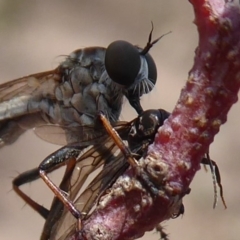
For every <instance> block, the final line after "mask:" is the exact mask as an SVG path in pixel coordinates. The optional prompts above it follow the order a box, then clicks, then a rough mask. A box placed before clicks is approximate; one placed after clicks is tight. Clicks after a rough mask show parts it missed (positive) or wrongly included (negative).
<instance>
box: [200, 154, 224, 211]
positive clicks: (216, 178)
mask: <svg viewBox="0 0 240 240" xmlns="http://www.w3.org/2000/svg"><path fill="white" fill-rule="evenodd" d="M201 163H202V164H205V165H209V166H210V169H211V173H212V176H213V185H214V203H213V208H215V207H216V205H217V189H216V182H217V184H218V187H219V189H220V197H221V199H222V203H223V205H224V207H225V209H226V208H227V204H226V202H225V200H224V197H223V187H222V183H221V175H220V171H219V168H218V165H217V163H216V162H214V161H213V160H211V159H210V156H209V153H206V157H204V158H202V161H201Z"/></svg>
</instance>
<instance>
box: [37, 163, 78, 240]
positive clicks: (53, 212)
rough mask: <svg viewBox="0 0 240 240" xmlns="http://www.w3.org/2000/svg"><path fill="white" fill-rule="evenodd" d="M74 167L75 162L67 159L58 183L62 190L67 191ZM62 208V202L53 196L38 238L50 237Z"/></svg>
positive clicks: (44, 239) (45, 238) (45, 239)
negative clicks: (61, 177)
mask: <svg viewBox="0 0 240 240" xmlns="http://www.w3.org/2000/svg"><path fill="white" fill-rule="evenodd" d="M74 168H75V162H74V161H69V162H68V164H67V167H66V170H65V173H64V176H63V179H62V181H61V183H60V185H59V188H60V189H61V190H62V191H64V192H69V186H70V179H71V176H72V173H73V170H74ZM38 173H39V170H38ZM63 208H64V205H63V203H62V202H61V201H60V200H59V199H58V197H54V199H53V201H52V205H51V207H50V210H49V214H48V217H47V219H46V221H45V223H44V227H43V231H42V234H41V238H40V239H41V240H48V239H50V236H51V232H52V228H53V226H54V225H55V224H56V223H57V221H58V220H59V219H60V218H61V215H62V213H63Z"/></svg>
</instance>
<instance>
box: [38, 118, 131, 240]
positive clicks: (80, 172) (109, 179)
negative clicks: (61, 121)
mask: <svg viewBox="0 0 240 240" xmlns="http://www.w3.org/2000/svg"><path fill="white" fill-rule="evenodd" d="M117 125H118V126H116V129H118V131H119V132H120V133H121V135H122V136H123V137H124V136H127V133H128V132H129V130H130V127H131V122H130V123H129V122H128V123H127V122H121V123H118V124H117ZM103 165H104V167H103V169H102V171H101V172H100V173H99V174H98V176H97V177H96V178H94V180H93V181H92V182H91V183H90V184H89V186H88V187H87V188H86V189H85V190H84V192H82V193H81V194H80V196H79V197H77V195H79V191H81V189H82V186H83V184H84V183H85V181H86V178H87V177H88V176H89V175H90V174H91V173H92V172H94V171H95V170H96V169H98V168H99V167H101V166H103ZM127 167H128V164H126V160H125V159H124V157H123V155H122V153H121V151H119V149H118V147H117V146H116V145H115V144H114V142H113V141H112V139H111V137H109V136H107V135H105V137H103V138H102V140H101V144H95V145H93V146H92V147H90V148H89V149H88V150H87V151H86V150H84V152H83V153H81V155H80V156H79V157H78V159H77V162H76V165H75V167H74V170H73V172H72V174H71V176H70V181H69V185H68V187H67V189H65V191H66V192H67V193H68V198H69V199H71V200H73V201H74V200H75V202H77V206H76V207H77V209H78V210H79V211H81V212H84V213H86V214H87V213H88V212H89V211H90V210H91V208H92V207H93V205H94V204H95V203H96V200H97V197H98V196H99V194H101V193H102V192H104V191H105V190H106V189H107V188H108V187H109V186H110V185H111V183H113V182H114V181H115V180H116V178H117V177H118V176H120V175H121V173H123V172H124V170H126V168H127ZM60 205H61V204H60ZM56 206H58V207H56ZM59 207H63V206H59V203H58V202H57V201H56V204H55V205H52V207H51V210H50V214H51V215H56V214H58V216H57V217H56V216H55V221H54V222H55V224H53V221H52V220H51V219H50V220H49V218H48V219H47V222H46V224H45V227H44V230H43V235H42V236H44V238H43V237H42V239H48V237H49V235H51V237H50V239H58V238H59V236H61V235H64V236H66V234H68V230H67V229H70V230H69V231H71V229H72V228H74V225H75V222H76V219H75V218H74V217H73V216H72V214H71V213H70V212H69V210H68V209H66V208H64V209H62V210H61V211H59ZM56 211H57V212H58V213H56V214H54V213H55V212H56ZM50 218H51V217H50ZM56 219H57V220H56ZM52 224H53V225H54V226H52ZM50 225H51V226H50ZM46 236H47V237H46ZM60 239H61V238H60ZM63 239H64V238H63Z"/></svg>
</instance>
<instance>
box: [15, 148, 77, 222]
mask: <svg viewBox="0 0 240 240" xmlns="http://www.w3.org/2000/svg"><path fill="white" fill-rule="evenodd" d="M78 148H79V147H78ZM78 148H76V147H75V146H74V147H63V148H61V149H59V150H57V151H56V152H55V153H53V154H51V155H50V156H48V157H47V158H46V159H45V161H47V162H48V161H51V159H55V161H60V160H61V159H65V162H64V163H62V164H58V165H55V166H54V167H49V168H48V169H47V172H48V173H49V172H52V171H53V170H55V169H56V168H59V167H60V166H62V165H63V164H65V163H66V164H68V162H67V160H69V159H66V157H67V156H69V153H70V152H72V153H73V152H75V156H76V157H77V156H78V154H79V152H80V149H78ZM38 178H40V174H39V169H38V168H34V169H32V170H29V171H26V172H24V173H22V174H20V175H19V176H18V177H16V178H15V179H14V180H13V182H12V184H13V189H14V191H15V192H16V193H17V194H18V195H19V196H20V197H21V198H22V199H23V200H24V201H25V202H26V203H27V204H28V205H29V206H30V207H32V208H33V209H34V210H35V211H37V212H38V213H39V214H40V215H41V216H42V217H43V218H44V219H47V218H48V215H49V210H48V209H46V208H44V207H43V206H41V205H40V204H38V203H37V202H36V201H34V200H33V199H31V198H30V197H29V196H27V195H26V194H25V193H24V192H23V191H22V190H21V189H20V188H19V187H20V186H21V185H23V184H26V183H29V182H33V181H35V180H37V179H38Z"/></svg>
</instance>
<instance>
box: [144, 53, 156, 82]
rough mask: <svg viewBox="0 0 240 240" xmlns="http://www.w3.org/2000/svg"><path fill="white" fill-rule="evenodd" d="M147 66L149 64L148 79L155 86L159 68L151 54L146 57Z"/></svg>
mask: <svg viewBox="0 0 240 240" xmlns="http://www.w3.org/2000/svg"><path fill="white" fill-rule="evenodd" d="M145 58H146V61H147V64H148V79H149V80H150V81H151V82H152V83H153V85H155V84H156V82H157V67H156V64H155V62H154V60H153V58H152V57H151V55H150V54H149V53H147V54H146V55H145Z"/></svg>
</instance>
